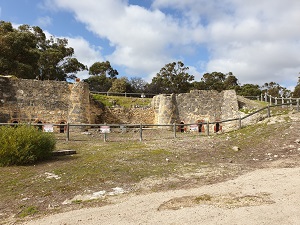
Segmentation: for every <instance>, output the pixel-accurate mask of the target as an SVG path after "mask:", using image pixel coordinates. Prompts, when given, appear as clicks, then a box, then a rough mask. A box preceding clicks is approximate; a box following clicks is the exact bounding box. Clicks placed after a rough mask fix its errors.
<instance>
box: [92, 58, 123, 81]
mask: <svg viewBox="0 0 300 225" xmlns="http://www.w3.org/2000/svg"><path fill="white" fill-rule="evenodd" d="M89 74H90V75H94V76H101V75H105V76H106V77H109V78H111V79H115V78H116V77H117V75H119V73H118V71H117V70H115V69H113V68H112V66H111V65H110V62H109V61H106V62H95V63H94V64H93V65H92V66H91V67H90V68H89Z"/></svg>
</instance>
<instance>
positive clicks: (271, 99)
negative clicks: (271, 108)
mask: <svg viewBox="0 0 300 225" xmlns="http://www.w3.org/2000/svg"><path fill="white" fill-rule="evenodd" d="M269 97H270V105H272V96H271V95H269Z"/></svg>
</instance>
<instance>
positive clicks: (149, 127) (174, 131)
mask: <svg viewBox="0 0 300 225" xmlns="http://www.w3.org/2000/svg"><path fill="white" fill-rule="evenodd" d="M291 106H292V108H293V109H295V107H296V110H297V112H299V100H298V99H297V100H296V101H289V102H288V103H283V104H272V105H271V104H269V105H268V106H266V107H263V108H261V109H258V110H256V111H254V112H251V113H249V114H247V115H245V116H243V117H238V118H232V119H227V120H221V121H206V122H201V123H198V124H197V123H196V124H195V123H192V124H176V123H174V124H71V123H67V124H40V123H39V124H36V123H28V124H27V125H29V126H36V127H37V128H38V129H41V130H42V129H43V130H44V131H48V132H53V127H55V128H57V130H58V132H61V133H63V134H62V135H65V140H66V141H69V140H70V134H71V133H77V134H78V133H81V134H82V133H84V132H88V130H89V129H92V130H94V131H96V132H97V133H98V134H101V135H103V140H104V141H107V139H108V137H109V135H112V133H116V134H117V135H122V134H125V133H127V132H128V131H132V136H131V137H130V138H131V139H136V140H137V139H138V140H139V141H143V140H144V139H145V138H144V135H148V134H149V133H151V132H152V135H154V134H156V135H158V136H159V138H170V137H172V138H176V137H178V136H180V137H182V134H181V133H182V132H181V131H187V130H188V129H187V128H191V127H193V128H195V127H197V128H198V129H199V128H200V127H201V128H203V129H199V130H198V133H199V135H207V136H209V135H210V134H211V133H212V132H216V130H213V131H211V130H210V128H211V127H212V126H213V127H216V126H217V125H221V124H225V123H227V122H232V121H237V126H236V127H237V129H241V128H242V124H243V120H245V119H246V118H248V117H251V116H253V115H255V114H258V113H261V112H262V111H266V114H265V116H266V117H267V118H268V117H271V116H272V115H271V108H273V107H286V108H287V109H290V108H291ZM0 125H9V126H18V125H20V124H16V123H0ZM210 125H212V126H210ZM45 128H47V129H48V130H47V129H45ZM49 128H50V129H49ZM51 128H52V130H51ZM159 128H162V129H159ZM182 128H183V129H182ZM197 128H196V129H197ZM202 130H204V132H202ZM78 131H81V132H78ZM184 133H185V132H184ZM193 133H194V134H195V132H193ZM167 135H169V136H167ZM146 139H147V138H146Z"/></svg>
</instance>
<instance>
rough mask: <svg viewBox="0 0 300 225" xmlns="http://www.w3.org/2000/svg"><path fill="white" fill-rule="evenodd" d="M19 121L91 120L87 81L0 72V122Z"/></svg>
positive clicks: (56, 122)
mask: <svg viewBox="0 0 300 225" xmlns="http://www.w3.org/2000/svg"><path fill="white" fill-rule="evenodd" d="M21 122H22V123H23V122H31V123H41V124H44V123H53V124H66V123H67V122H69V123H90V122H92V121H91V115H90V98H89V88H88V85H87V84H86V83H84V82H78V83H74V84H69V83H67V82H61V81H39V80H25V79H17V78H14V77H8V76H6V77H5V76H0V123H21Z"/></svg>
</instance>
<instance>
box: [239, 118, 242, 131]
mask: <svg viewBox="0 0 300 225" xmlns="http://www.w3.org/2000/svg"><path fill="white" fill-rule="evenodd" d="M239 129H242V118H241V116H239Z"/></svg>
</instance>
